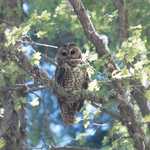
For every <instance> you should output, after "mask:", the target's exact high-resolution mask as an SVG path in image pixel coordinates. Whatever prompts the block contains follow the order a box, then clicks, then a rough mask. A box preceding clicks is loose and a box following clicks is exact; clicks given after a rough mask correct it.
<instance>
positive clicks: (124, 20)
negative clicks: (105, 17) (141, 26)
mask: <svg viewBox="0 0 150 150" xmlns="http://www.w3.org/2000/svg"><path fill="white" fill-rule="evenodd" d="M113 3H114V5H115V7H116V8H117V10H118V39H119V44H121V43H122V42H123V41H124V40H126V39H127V38H128V36H129V33H128V15H127V9H126V8H125V4H124V0H113Z"/></svg>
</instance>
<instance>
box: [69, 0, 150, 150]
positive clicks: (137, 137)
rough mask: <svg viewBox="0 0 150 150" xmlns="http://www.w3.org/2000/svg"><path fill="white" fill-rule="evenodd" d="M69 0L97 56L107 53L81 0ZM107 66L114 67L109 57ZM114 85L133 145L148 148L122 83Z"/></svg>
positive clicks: (146, 149) (138, 149) (144, 149)
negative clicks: (95, 49)
mask: <svg viewBox="0 0 150 150" xmlns="http://www.w3.org/2000/svg"><path fill="white" fill-rule="evenodd" d="M69 1H70V3H71V5H72V6H73V8H74V12H75V13H76V15H77V16H78V19H79V20H80V23H81V25H82V27H83V29H84V32H85V34H86V35H87V37H88V39H89V40H90V41H91V42H92V43H93V44H94V45H95V47H96V48H97V52H98V54H99V56H102V55H104V54H108V53H109V52H108V51H107V48H106V47H107V45H106V44H107V43H105V42H103V40H102V38H101V36H100V35H99V34H98V33H97V32H96V31H95V28H94V26H93V24H92V22H91V20H90V17H89V16H88V14H87V12H86V9H85V7H84V5H83V3H82V1H81V0H78V1H75V0H69ZM108 55H109V54H108ZM109 66H111V69H108V70H110V72H112V71H114V70H115V69H116V67H115V63H114V62H113V60H112V59H111V58H110V61H109V65H107V67H109ZM114 87H115V89H116V91H117V101H118V103H119V110H120V115H121V117H122V123H123V124H124V125H125V126H126V127H127V129H128V132H129V135H130V136H131V138H132V140H133V142H134V147H135V148H136V149H137V150H148V149H149V145H148V144H147V143H146V142H145V139H144V133H143V131H142V129H141V128H140V126H139V124H138V123H137V121H136V119H135V114H134V111H133V109H132V107H131V106H130V105H129V104H128V103H127V101H126V97H125V91H124V89H123V85H122V83H121V82H120V81H117V82H114Z"/></svg>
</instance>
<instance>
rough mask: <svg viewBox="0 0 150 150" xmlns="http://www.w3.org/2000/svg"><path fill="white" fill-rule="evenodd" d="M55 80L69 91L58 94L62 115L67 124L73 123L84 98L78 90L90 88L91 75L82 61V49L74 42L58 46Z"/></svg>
mask: <svg viewBox="0 0 150 150" xmlns="http://www.w3.org/2000/svg"><path fill="white" fill-rule="evenodd" d="M56 61H57V64H58V65H57V68H56V73H55V80H56V82H57V84H58V85H59V86H61V87H63V89H64V90H65V92H67V93H68V94H67V96H61V95H57V97H58V102H59V105H60V109H61V115H62V118H63V121H64V123H65V124H73V122H74V119H75V113H76V112H78V111H80V109H81V107H82V106H83V103H84V99H83V98H82V97H81V95H80V94H76V95H75V94H73V93H75V92H74V91H76V90H82V89H87V88H88V82H89V76H88V73H87V71H86V68H85V67H81V66H83V65H84V62H83V61H82V53H81V50H80V49H79V48H78V47H77V46H76V45H75V44H73V43H67V44H65V45H63V46H62V47H60V48H58V51H57V54H56Z"/></svg>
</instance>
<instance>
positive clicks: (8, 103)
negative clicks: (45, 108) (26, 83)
mask: <svg viewBox="0 0 150 150" xmlns="http://www.w3.org/2000/svg"><path fill="white" fill-rule="evenodd" d="M17 3H18V1H17V0H5V1H1V5H0V6H1V8H0V26H1V27H4V29H3V30H1V31H0V40H1V44H0V49H1V52H0V60H1V62H4V61H6V62H7V60H6V59H7V52H6V51H7V50H6V48H5V46H4V43H5V36H4V31H5V28H7V27H8V26H9V25H10V24H9V23H8V22H9V21H11V22H12V23H14V24H16V23H19V22H20V20H19V18H20V17H19V16H18V17H17V9H16V8H17V5H18V4H17ZM7 11H9V12H10V13H7ZM5 83H6V86H8V85H9V79H8V78H7V77H6V78H5ZM13 94H14V93H13V92H12V91H9V90H5V89H3V90H2V91H0V96H1V99H0V103H1V107H2V108H4V117H3V118H0V138H2V137H3V138H4V139H5V142H6V145H5V148H4V149H5V150H25V149H26V148H25V145H24V140H25V119H24V115H25V114H24V113H25V111H24V108H22V109H20V110H19V111H16V110H15V100H16V98H14V96H13Z"/></svg>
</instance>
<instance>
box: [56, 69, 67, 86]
mask: <svg viewBox="0 0 150 150" xmlns="http://www.w3.org/2000/svg"><path fill="white" fill-rule="evenodd" d="M64 73H65V68H62V67H58V68H56V72H55V80H56V81H57V82H58V84H60V85H63V79H64Z"/></svg>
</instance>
